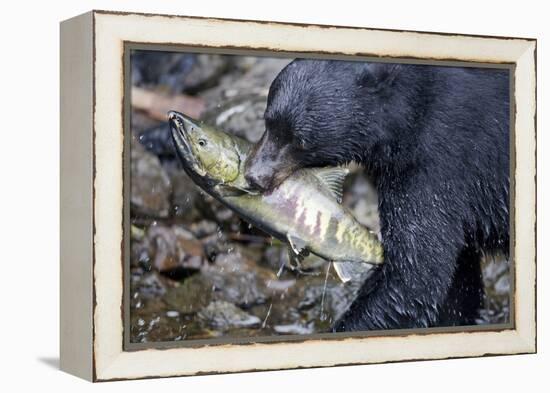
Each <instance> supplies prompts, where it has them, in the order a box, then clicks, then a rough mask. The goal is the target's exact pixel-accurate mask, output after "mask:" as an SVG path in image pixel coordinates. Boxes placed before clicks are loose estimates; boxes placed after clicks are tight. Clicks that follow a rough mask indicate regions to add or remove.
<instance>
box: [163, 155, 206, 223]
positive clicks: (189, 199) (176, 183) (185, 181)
mask: <svg viewBox="0 0 550 393" xmlns="http://www.w3.org/2000/svg"><path fill="white" fill-rule="evenodd" d="M164 168H165V170H166V173H167V174H168V177H169V178H170V183H171V184H172V216H173V217H174V218H176V219H182V220H183V221H185V222H193V221H194V220H196V219H197V218H199V217H200V216H201V214H200V212H199V211H198V210H197V208H196V204H197V200H198V199H199V198H200V194H201V192H200V190H199V188H198V186H197V185H196V184H195V183H194V182H193V180H191V179H190V178H189V176H187V174H186V173H185V172H184V171H183V170H182V169H180V168H179V167H177V166H176V165H170V164H166V165H164Z"/></svg>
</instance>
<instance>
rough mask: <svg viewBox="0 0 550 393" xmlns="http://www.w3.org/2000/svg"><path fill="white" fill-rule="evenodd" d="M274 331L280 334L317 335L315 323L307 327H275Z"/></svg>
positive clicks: (295, 324) (296, 324)
mask: <svg viewBox="0 0 550 393" xmlns="http://www.w3.org/2000/svg"><path fill="white" fill-rule="evenodd" d="M273 330H275V332H276V333H279V334H312V333H315V326H314V324H313V323H309V324H307V325H300V324H298V323H293V324H289V325H275V326H274V327H273Z"/></svg>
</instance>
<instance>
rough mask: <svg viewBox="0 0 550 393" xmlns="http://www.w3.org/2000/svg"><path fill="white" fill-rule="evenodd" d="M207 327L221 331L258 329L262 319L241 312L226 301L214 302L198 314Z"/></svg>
mask: <svg viewBox="0 0 550 393" xmlns="http://www.w3.org/2000/svg"><path fill="white" fill-rule="evenodd" d="M198 316H199V318H201V319H202V320H203V321H204V322H205V323H206V324H207V325H209V326H212V327H215V328H216V329H220V330H229V329H233V328H251V327H258V326H259V325H260V324H261V322H262V321H261V320H260V318H258V317H257V316H255V315H251V314H248V313H246V312H245V311H243V310H241V309H240V308H238V307H237V306H235V305H234V304H231V303H228V302H224V301H219V300H218V301H213V302H211V303H210V304H209V305H208V306H207V307H206V308H205V309H203V310H201V311H200V312H199V314H198Z"/></svg>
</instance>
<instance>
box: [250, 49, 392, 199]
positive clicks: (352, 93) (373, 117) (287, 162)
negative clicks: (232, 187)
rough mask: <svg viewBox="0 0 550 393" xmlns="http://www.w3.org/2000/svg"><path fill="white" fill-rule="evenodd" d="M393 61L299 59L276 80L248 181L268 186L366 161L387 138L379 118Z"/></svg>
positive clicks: (253, 150)
mask: <svg viewBox="0 0 550 393" xmlns="http://www.w3.org/2000/svg"><path fill="white" fill-rule="evenodd" d="M398 70H399V66H398V65H395V64H385V63H365V62H358V61H338V60H295V61H293V62H292V63H290V64H289V65H288V66H287V67H285V68H284V69H283V70H282V71H281V72H280V73H279V75H278V76H277V77H276V79H275V80H274V81H273V83H272V85H271V87H270V89H269V95H268V100H267V108H266V111H265V114H264V117H265V126H266V129H265V132H264V134H263V136H262V138H261V139H260V141H259V142H258V143H257V144H256V145H255V146H254V148H253V149H252V151H251V154H250V155H249V157H248V159H247V161H246V165H245V176H246V178H247V180H248V181H249V183H250V185H251V186H253V187H255V188H257V189H260V190H266V189H270V188H272V187H274V186H276V185H278V184H280V183H281V182H282V181H283V180H284V179H285V178H286V177H288V176H289V175H290V174H291V173H293V172H294V171H295V170H296V169H298V168H302V167H312V166H329V165H341V164H346V163H349V162H351V161H362V159H363V157H364V156H365V154H368V152H369V150H371V148H372V147H373V146H375V145H376V144H377V143H379V142H380V141H381V140H382V139H383V138H384V132H385V131H384V128H385V127H383V126H382V124H381V122H380V118H381V117H382V115H383V112H384V111H385V110H386V109H385V107H386V105H385V104H384V103H385V101H387V99H388V97H387V95H388V94H389V92H388V90H390V89H385V87H387V86H389V85H390V84H391V83H392V81H393V80H394V78H395V76H396V75H397V73H398Z"/></svg>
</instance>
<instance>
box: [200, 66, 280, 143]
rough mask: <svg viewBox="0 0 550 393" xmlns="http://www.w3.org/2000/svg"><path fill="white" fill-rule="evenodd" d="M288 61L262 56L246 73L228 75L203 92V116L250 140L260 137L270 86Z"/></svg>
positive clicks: (263, 125)
mask: <svg viewBox="0 0 550 393" xmlns="http://www.w3.org/2000/svg"><path fill="white" fill-rule="evenodd" d="M288 63H289V60H287V59H276V60H275V59H261V60H258V61H257V62H256V63H255V64H254V67H252V68H250V69H249V70H248V71H247V72H245V73H244V74H243V75H240V74H235V75H231V74H230V75H228V76H227V77H225V78H222V79H221V81H220V84H219V86H217V87H215V88H214V89H211V90H209V91H207V92H205V93H204V95H203V96H204V98H205V100H206V102H207V103H209V104H207V109H206V112H205V113H204V114H203V116H202V117H203V119H204V120H205V121H206V122H208V123H209V124H212V125H215V126H217V127H221V128H222V129H223V130H225V131H227V132H231V133H233V134H235V135H238V136H240V137H243V138H245V139H247V140H248V141H250V142H256V141H258V140H259V139H260V137H261V135H262V133H263V131H264V129H265V123H264V120H263V114H264V111H265V107H266V104H267V94H268V92H269V86H270V85H271V82H272V81H273V79H275V77H276V76H277V75H278V73H279V72H280V71H281V70H282V69H283V68H284V66H285V65H286V64H288Z"/></svg>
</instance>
